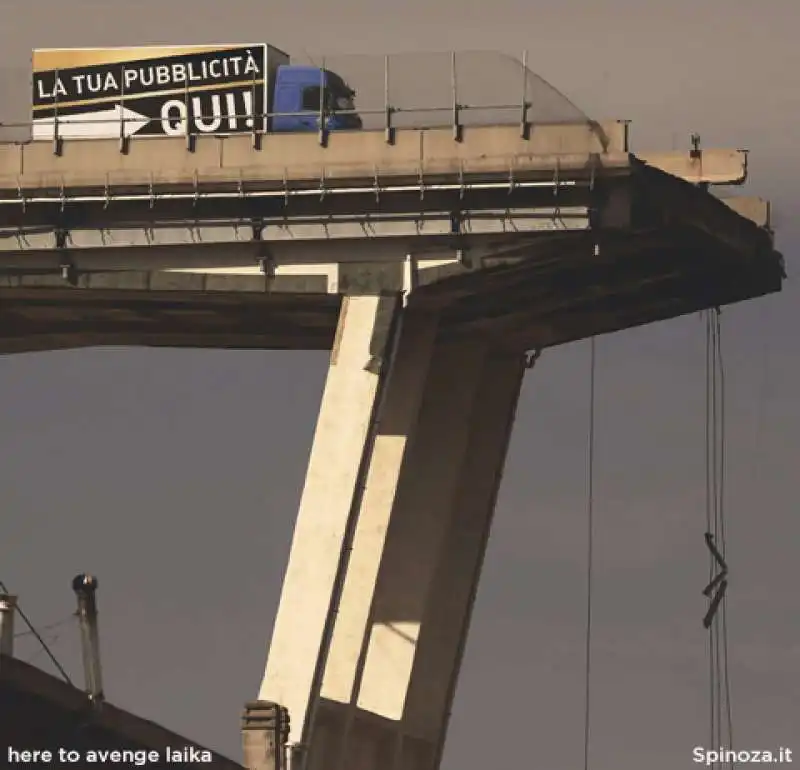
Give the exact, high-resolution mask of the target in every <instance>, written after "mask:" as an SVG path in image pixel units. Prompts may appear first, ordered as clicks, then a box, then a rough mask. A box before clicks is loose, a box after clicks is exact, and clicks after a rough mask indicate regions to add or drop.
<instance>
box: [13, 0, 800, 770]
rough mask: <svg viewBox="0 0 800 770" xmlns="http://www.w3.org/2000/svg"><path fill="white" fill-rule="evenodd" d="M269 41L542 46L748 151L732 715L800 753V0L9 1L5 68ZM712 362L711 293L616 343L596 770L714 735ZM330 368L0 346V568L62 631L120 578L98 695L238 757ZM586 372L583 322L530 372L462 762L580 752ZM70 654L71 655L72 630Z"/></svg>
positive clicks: (659, 764) (727, 326) (600, 585)
mask: <svg viewBox="0 0 800 770" xmlns="http://www.w3.org/2000/svg"><path fill="white" fill-rule="evenodd" d="M255 38H262V39H263V40H264V42H270V43H273V44H275V45H278V46H279V47H281V48H284V49H285V50H287V51H290V52H292V53H298V54H302V53H303V51H304V49H305V50H308V51H311V52H326V51H330V52H331V53H360V52H371V53H383V52H398V51H415V50H443V49H450V48H456V49H473V48H483V49H497V50H504V51H507V52H509V53H516V52H521V51H522V50H523V49H524V48H527V49H528V50H529V52H530V65H531V68H532V69H533V70H534V71H536V72H538V73H540V74H541V75H542V76H544V77H545V78H547V79H548V80H549V81H550V82H552V83H553V84H554V85H555V86H556V87H558V88H559V89H561V90H562V91H564V92H565V93H566V94H567V95H568V96H570V97H571V98H572V99H573V100H574V101H575V102H576V103H577V104H578V106H580V107H581V108H583V109H584V110H585V111H586V112H587V113H588V114H590V115H592V116H593V117H596V118H630V119H632V120H633V128H632V132H633V133H632V136H633V144H634V147H635V148H642V149H644V148H646V149H671V148H673V147H686V146H688V138H689V133H690V132H691V131H693V130H696V131H699V132H700V133H701V135H702V138H703V143H704V144H705V145H706V146H723V147H724V146H733V147H747V148H748V149H750V150H751V167H752V175H751V182H750V183H749V185H748V187H747V192H748V193H749V194H757V195H762V196H764V197H768V198H770V199H771V200H772V201H773V202H774V204H775V206H776V210H777V211H776V221H777V225H778V228H779V234H778V237H779V242H778V246H779V248H780V249H781V250H782V251H783V252H784V253H785V254H786V256H787V262H788V270H789V274H790V280H789V282H787V285H786V289H785V291H784V292H783V294H782V295H781V296H779V297H772V298H768V299H766V300H762V301H754V302H752V303H748V304H746V305H743V306H740V307H737V308H732V309H728V310H725V311H724V312H723V317H722V322H723V331H722V342H723V348H724V355H725V365H726V378H727V384H728V422H727V434H728V436H727V437H728V445H727V452H728V456H729V465H728V476H727V477H728V482H729V486H728V490H727V497H726V499H727V505H726V514H727V521H728V535H729V538H728V539H729V563H730V568H731V585H730V590H729V615H730V619H729V633H730V660H731V677H732V695H733V717H734V734H735V738H736V744H737V745H738V746H739V747H743V748H744V747H746V748H765V749H766V748H776V747H778V746H781V745H783V746H789V747H791V748H794V750H795V751H796V752H800V737H798V736H800V732H798V722H797V714H798V710H799V709H798V706H800V675H798V673H797V672H798V670H800V620H798V618H800V602H799V601H798V598H797V592H796V590H795V585H796V580H797V577H796V575H795V573H794V568H795V565H796V562H797V543H798V542H800V517H798V516H797V502H796V500H797V498H796V488H795V484H794V482H793V479H795V478H796V473H797V463H798V459H800V413H798V411H797V409H796V407H795V406H793V404H794V400H793V399H794V398H795V397H796V393H797V390H798V386H800V362H798V360H797V354H796V348H797V343H796V331H795V330H796V329H797V326H796V325H797V324H798V321H799V320H800V312H799V311H798V310H797V299H798V295H797V289H796V287H795V284H794V282H793V281H792V278H793V276H794V267H793V266H794V264H795V260H794V253H795V249H796V248H797V246H798V245H800V228H799V227H798V225H797V224H796V222H793V221H792V219H793V213H794V206H795V205H796V203H795V198H794V195H793V192H794V191H793V187H794V184H795V180H796V179H797V178H800V154H798V152H797V147H796V142H797V139H796V137H797V125H798V121H799V120H800V99H798V96H797V85H796V74H797V72H798V69H800V52H799V51H798V48H797V5H796V0H786V1H783V0H766V1H765V2H763V3H759V4H756V3H752V2H744V0H725V1H723V0H706V2H704V3H695V2H689V0H673V1H672V2H670V3H657V4H656V3H642V2H634V1H633V0H627V1H626V0H605V2H601V1H599V0H598V1H597V2H594V3H587V2H586V1H585V0H572V1H568V0H562V2H559V3H549V4H546V3H541V2H538V3H537V2H532V1H531V0H526V1H525V2H523V0H493V2H491V3H485V4H484V3H477V2H474V1H473V0H461V1H460V2H458V3H456V2H454V0H447V1H445V0H438V2H435V3H434V2H431V0H427V2H421V0H406V2H405V3H403V4H396V3H391V4H390V3H386V2H381V1H380V0H371V1H367V0H363V2H350V1H345V2H340V3H338V4H334V3H323V2H319V1H318V2H300V0H293V2H288V1H286V2H283V1H281V2H277V1H276V0H273V2H270V3H257V2H252V1H245V0H226V2H224V3H219V2H212V0H194V2H192V3H180V2H177V0H160V1H159V2H153V1H152V0H138V2H136V3H128V4H122V3H108V2H100V0H71V2H69V3H48V2H44V1H43V0H24V1H23V0H5V3H4V10H3V17H2V22H0V52H1V53H0V66H3V67H16V68H24V67H26V66H27V60H28V56H29V54H30V49H31V48H33V47H48V46H50V47H52V46H81V45H120V44H126V43H131V44H133V43H138V44H142V43H156V42H172V43H175V42H178V43H184V42H206V41H214V40H219V41H225V42H238V41H247V42H251V41H253V40H254V39H255ZM0 80H2V78H0ZM12 85H13V87H12V91H14V92H15V93H16V94H17V96H18V97H19V95H20V94H21V95H23V96H24V94H25V84H24V83H15V84H12ZM8 109H11V108H10V107H9V108H8ZM2 110H3V108H2V106H0V116H4V114H3V112H2ZM13 111H14V112H15V113H16V114H15V117H19V99H17V106H16V108H15V109H14V110H13ZM703 363H704V325H703V323H702V321H701V320H700V319H699V318H698V317H688V318H684V319H679V320H676V321H671V322H667V323H662V324H659V325H656V326H652V327H648V328H645V329H639V330H634V331H630V332H626V333H621V334H617V335H615V336H613V337H608V338H603V339H601V340H600V341H599V342H598V418H597V465H596V487H595V490H596V509H595V510H596V537H597V541H596V567H597V569H596V582H595V586H596V605H595V640H596V647H595V658H594V663H593V666H594V679H593V688H594V690H593V692H594V709H593V740H592V761H591V767H592V768H593V769H594V770H612V768H613V770H629V769H632V768H634V767H641V766H642V765H643V764H646V766H648V767H649V768H651V770H674V768H675V767H684V766H687V763H689V762H690V761H691V750H692V747H694V746H697V745H701V746H706V745H707V744H708V738H707V736H708V717H707V712H708V708H707V697H708V694H707V693H708V673H707V671H708V663H707V658H706V633H705V632H704V631H703V629H702V627H701V624H700V620H701V617H702V614H703V612H704V603H703V599H702V596H701V595H700V590H701V588H702V587H703V584H704V581H705V579H706V569H707V561H706V553H705V551H704V544H703V538H702V533H703V529H704V507H703V506H704V503H703V490H704V476H703V425H704V422H703V393H704V369H703ZM325 366H326V355H325V354H299V353H273V352H269V353H258V352H256V353H253V352H248V353H232V352H231V353H225V352H219V351H208V352H205V351H196V352H187V351H147V350H90V351H79V352H59V353H51V354H41V355H26V356H19V357H8V358H4V359H2V360H0V384H2V393H3V395H4V404H5V408H4V409H3V410H2V423H3V430H2V432H0V486H2V488H3V490H4V495H3V497H4V500H3V530H2V537H0V579H2V580H4V581H5V582H6V583H7V584H8V585H9V586H10V587H12V589H13V590H14V591H16V592H19V594H20V595H21V599H22V602H23V607H24V608H25V609H26V610H27V612H28V613H29V614H30V615H31V616H32V617H33V618H34V619H35V621H37V622H38V623H39V624H42V625H44V624H46V623H48V622H52V621H54V620H58V619H60V618H62V617H64V616H66V615H68V614H69V612H70V611H71V610H72V608H73V602H74V597H73V596H72V594H71V591H70V588H69V582H70V579H71V578H72V576H73V575H74V574H75V573H76V572H78V571H81V570H90V571H93V572H94V573H95V574H97V575H99V578H100V593H99V602H100V609H101V613H102V615H101V624H102V625H101V634H102V643H103V654H104V659H105V667H106V685H107V692H108V696H109V697H110V698H111V699H112V700H113V701H114V702H116V703H117V704H119V705H121V706H123V707H127V708H129V709H131V710H133V711H135V712H137V713H139V714H141V715H143V716H148V717H150V718H153V719H156V720H158V721H160V722H162V723H164V724H165V725H166V726H168V727H170V728H172V729H175V730H177V731H180V732H183V733H185V734H187V735H191V736H192V737H194V738H197V739H199V740H203V741H205V742H207V743H208V744H209V745H210V746H212V747H213V748H215V749H218V750H220V751H223V752H226V753H229V754H231V755H233V756H235V757H238V756H239V732H238V718H239V713H240V710H241V707H242V704H243V703H244V701H245V700H248V699H251V698H253V697H255V695H256V693H257V690H258V686H259V683H260V679H261V676H262V672H263V663H264V658H265V654H266V646H267V643H268V640H269V634H270V629H271V624H272V620H273V617H274V614H275V610H276V607H277V601H278V595H279V589H280V581H281V576H282V572H283V568H284V565H285V561H286V557H287V554H288V545H289V539H290V536H291V529H292V523H293V518H294V515H295V511H296V505H297V501H298V497H299V492H300V488H301V484H302V480H303V474H304V470H305V462H306V459H307V454H308V450H309V447H310V441H311V436H312V431H313V427H314V421H315V417H316V410H317V405H318V400H319V397H320V393H321V388H322V383H323V378H324V374H325ZM587 375H588V344H586V343H581V344H575V345H570V346H567V347H565V348H563V349H560V350H553V351H547V352H546V353H545V355H544V356H543V357H542V359H541V361H540V363H539V365H538V366H537V368H536V369H535V371H534V372H532V373H531V374H529V375H528V379H527V381H526V385H525V389H524V393H523V398H522V403H521V407H520V413H519V418H518V421H517V425H516V428H515V433H514V438H513V445H512V451H511V454H510V457H509V461H508V467H507V472H506V475H505V481H504V486H503V490H502V494H501V498H500V501H499V507H498V513H497V519H496V525H495V529H494V533H493V537H492V541H491V544H490V550H489V554H488V558H487V564H486V567H485V571H484V577H483V581H482V585H481V591H480V595H479V598H478V605H477V608H476V613H475V617H474V622H473V627H472V633H471V637H470V642H469V646H468V651H467V657H466V661H465V664H464V669H463V674H462V677H461V683H460V686H459V690H458V695H457V701H456V705H455V713H454V715H453V720H452V725H451V730H450V736H449V740H448V744H447V750H446V755H445V762H444V768H445V770H462V769H463V770H469V769H470V768H478V767H494V766H520V767H522V766H528V764H529V763H530V764H531V765H532V766H537V767H548V768H554V769H558V768H574V767H576V766H579V765H580V763H581V762H582V759H583V755H582V708H583V700H582V698H583V649H582V644H583V634H584V613H585V606H584V601H585V597H584V572H585V555H584V554H585V531H586V526H585V525H586V515H585V509H586V487H585V476H586V474H585V467H586V462H585V446H586V430H587V406H588V377H587ZM790 399H792V400H790ZM176 565H179V566H176ZM34 650H35V648H34V647H33V646H32V645H28V646H26V647H23V646H22V644H21V645H20V654H21V655H25V654H27V653H31V654H32V653H33V652H34ZM55 651H56V653H57V654H58V656H59V658H60V659H62V660H63V661H64V662H65V664H67V665H68V666H69V670H70V671H71V672H73V674H74V675H75V676H76V677H80V667H79V658H78V654H77V653H78V639H77V633H76V631H75V630H74V629H71V630H70V631H69V632H68V633H67V634H65V635H63V636H62V637H61V638H60V639H59V640H58V641H57V642H56V644H55ZM37 661H39V662H40V664H41V665H43V666H44V665H45V664H44V662H43V658H42V657H41V656H40V657H39V658H37ZM532 757H535V759H534V760H533V761H531V759H532ZM523 761H524V765H523V764H522V763H523Z"/></svg>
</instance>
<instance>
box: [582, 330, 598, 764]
mask: <svg viewBox="0 0 800 770" xmlns="http://www.w3.org/2000/svg"><path fill="white" fill-rule="evenodd" d="M595 369H596V350H595V338H594V337H592V339H591V348H590V354H589V434H588V447H587V455H588V469H587V472H588V480H587V486H588V490H587V519H588V522H587V527H588V534H587V556H586V659H585V667H586V671H585V673H586V679H585V686H586V689H585V703H584V721H583V767H584V770H589V717H590V714H591V699H590V696H591V670H592V669H591V663H592V582H593V581H592V578H593V566H594V565H593V557H594V554H593V546H594V543H593V540H594V522H593V518H594V402H595Z"/></svg>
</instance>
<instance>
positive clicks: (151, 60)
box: [33, 45, 269, 139]
mask: <svg viewBox="0 0 800 770" xmlns="http://www.w3.org/2000/svg"><path fill="white" fill-rule="evenodd" d="M268 50H269V49H268V47H267V46H265V45H255V46H238V47H233V46H191V47H190V46H187V47H167V46H163V47H161V46H159V47H152V48H150V47H148V48H128V49H118V48H107V49H63V50H40V51H35V52H34V57H33V138H34V139H52V138H53V135H54V124H55V122H56V120H57V122H58V135H59V136H60V137H62V138H65V139H68V138H85V139H105V138H117V137H119V136H120V134H121V133H124V135H125V136H126V137H130V136H133V135H135V136H183V135H185V133H186V129H187V122H188V127H189V130H190V131H192V133H198V134H231V133H239V132H242V131H251V130H252V129H253V127H254V125H253V124H254V118H253V116H257V117H256V120H257V122H258V125H260V124H261V121H260V120H258V117H260V116H262V115H263V114H264V113H265V112H266V111H267V105H266V83H267V72H268V64H269V63H268V60H267V57H268Z"/></svg>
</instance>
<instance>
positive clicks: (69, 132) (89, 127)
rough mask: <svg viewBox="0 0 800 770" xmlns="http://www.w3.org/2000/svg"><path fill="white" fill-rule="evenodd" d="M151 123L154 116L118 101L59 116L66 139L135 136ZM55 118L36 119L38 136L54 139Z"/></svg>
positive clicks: (60, 128) (60, 125) (35, 128)
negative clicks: (100, 108)
mask: <svg viewBox="0 0 800 770" xmlns="http://www.w3.org/2000/svg"><path fill="white" fill-rule="evenodd" d="M149 122H150V118H147V117H145V116H144V115H140V114H139V113H138V112H134V111H133V110H129V109H128V108H127V107H123V106H122V105H121V104H115V105H114V106H113V107H112V108H111V109H110V110H100V111H98V112H84V113H81V114H80V115H64V116H63V117H59V118H58V135H59V137H60V138H62V139H116V138H119V136H120V133H121V132H124V136H125V137H126V138H127V137H129V136H133V135H134V134H135V133H136V132H137V131H140V130H141V129H142V128H144V127H145V126H146V125H147V124H148V123H149ZM54 133H55V118H38V119H35V120H34V121H33V138H34V139H53V135H54Z"/></svg>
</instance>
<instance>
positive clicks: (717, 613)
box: [703, 309, 733, 768]
mask: <svg viewBox="0 0 800 770" xmlns="http://www.w3.org/2000/svg"><path fill="white" fill-rule="evenodd" d="M720 331H721V327H720V313H719V309H714V310H713V311H707V313H706V403H705V444H706V446H705V476H706V534H705V539H706V545H707V547H708V550H709V559H710V564H709V583H708V585H707V586H706V588H705V589H704V591H703V593H704V594H705V595H706V596H707V597H708V599H709V605H708V611H707V612H706V615H705V617H704V619H703V625H704V626H705V627H706V628H707V629H708V631H709V708H710V722H711V725H710V733H711V736H710V746H712V747H714V748H715V749H716V748H717V747H724V748H725V749H732V748H733V720H732V714H731V700H730V676H729V673H728V626H727V612H726V610H727V602H726V590H727V586H728V579H727V577H728V566H727V562H726V561H725V552H726V538H725V511H724V498H725V371H724V365H723V360H722V346H721V339H720V338H721V334H720ZM723 710H724V716H725V724H724V726H723ZM729 766H730V767H733V764H732V763H731V764H730V765H729ZM712 767H713V768H717V767H721V765H720V764H715V765H714V766H712Z"/></svg>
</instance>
